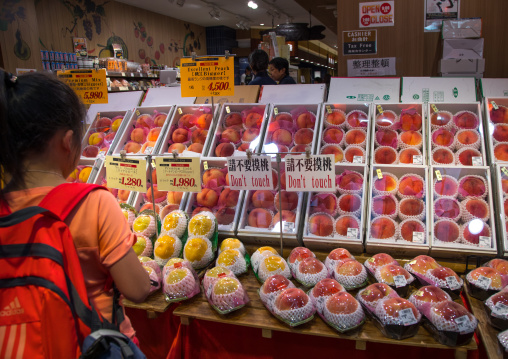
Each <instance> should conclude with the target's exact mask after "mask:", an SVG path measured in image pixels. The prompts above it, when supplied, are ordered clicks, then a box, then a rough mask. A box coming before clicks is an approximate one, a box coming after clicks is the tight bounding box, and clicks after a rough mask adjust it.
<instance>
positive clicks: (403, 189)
mask: <svg viewBox="0 0 508 359" xmlns="http://www.w3.org/2000/svg"><path fill="white" fill-rule="evenodd" d="M424 187H425V186H424V184H423V180H422V179H421V178H419V177H415V176H406V177H403V178H402V179H401V180H400V182H399V192H400V193H401V194H402V195H405V196H418V195H422V194H423V192H424Z"/></svg>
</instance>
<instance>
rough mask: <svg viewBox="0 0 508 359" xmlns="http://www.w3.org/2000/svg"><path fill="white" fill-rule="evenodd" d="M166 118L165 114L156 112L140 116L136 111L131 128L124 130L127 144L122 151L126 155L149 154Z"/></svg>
mask: <svg viewBox="0 0 508 359" xmlns="http://www.w3.org/2000/svg"><path fill="white" fill-rule="evenodd" d="M167 117H168V115H167V114H166V113H161V112H158V111H157V110H154V111H153V113H152V114H141V113H139V111H137V112H136V113H135V114H134V115H133V119H132V124H131V126H130V127H129V128H127V129H126V131H127V138H126V141H127V142H126V143H125V144H124V145H123V148H122V149H123V150H125V152H127V153H128V154H145V155H149V154H151V153H152V152H153V149H154V147H155V143H156V142H157V140H158V139H159V135H160V133H161V131H162V125H164V122H165V121H166V120H167Z"/></svg>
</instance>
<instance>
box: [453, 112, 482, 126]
mask: <svg viewBox="0 0 508 359" xmlns="http://www.w3.org/2000/svg"><path fill="white" fill-rule="evenodd" d="M453 122H454V123H455V126H457V127H458V128H467V129H476V128H478V124H479V121H478V117H477V116H476V115H475V114H474V113H471V112H468V111H462V112H459V113H457V114H455V116H454V117H453Z"/></svg>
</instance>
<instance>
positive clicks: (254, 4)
mask: <svg viewBox="0 0 508 359" xmlns="http://www.w3.org/2000/svg"><path fill="white" fill-rule="evenodd" d="M247 6H248V7H250V8H251V9H254V10H256V9H257V8H258V4H256V3H255V2H254V1H249V3H248V4H247Z"/></svg>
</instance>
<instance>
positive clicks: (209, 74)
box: [180, 56, 235, 97]
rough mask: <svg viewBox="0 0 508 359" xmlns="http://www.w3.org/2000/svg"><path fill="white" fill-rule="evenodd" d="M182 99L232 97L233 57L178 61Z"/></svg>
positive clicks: (233, 78) (233, 85)
mask: <svg viewBox="0 0 508 359" xmlns="http://www.w3.org/2000/svg"><path fill="white" fill-rule="evenodd" d="M180 81H181V88H182V97H200V96H201V97H203V96H207V97H210V96H233V95H234V94H235V88H234V87H235V65H234V61H233V56H229V57H228V58H227V59H226V57H224V56H222V57H213V56H210V57H200V58H196V59H194V60H193V59H192V58H183V59H180Z"/></svg>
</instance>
